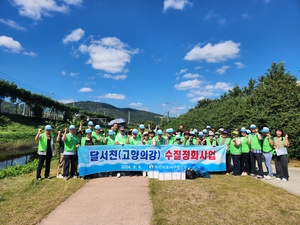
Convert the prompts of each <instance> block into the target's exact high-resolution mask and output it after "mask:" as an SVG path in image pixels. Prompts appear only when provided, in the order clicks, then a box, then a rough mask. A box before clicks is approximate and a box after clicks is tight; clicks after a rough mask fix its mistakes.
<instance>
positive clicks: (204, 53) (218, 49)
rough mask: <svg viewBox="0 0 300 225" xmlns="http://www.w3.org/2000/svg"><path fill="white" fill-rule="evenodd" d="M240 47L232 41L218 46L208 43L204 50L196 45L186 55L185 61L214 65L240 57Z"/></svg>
mask: <svg viewBox="0 0 300 225" xmlns="http://www.w3.org/2000/svg"><path fill="white" fill-rule="evenodd" d="M240 45H241V44H240V43H235V42H233V41H231V40H229V41H225V42H220V43H218V44H216V45H212V44H211V43H208V44H206V45H205V46H203V47H202V48H201V47H200V46H199V45H196V46H195V47H194V48H193V49H192V50H191V51H189V52H188V53H187V54H186V55H185V57H184V59H185V60H194V61H201V60H205V61H206V62H212V63H216V62H223V61H227V60H228V59H233V58H236V57H238V56H239V55H238V54H239V52H240V48H239V46H240Z"/></svg>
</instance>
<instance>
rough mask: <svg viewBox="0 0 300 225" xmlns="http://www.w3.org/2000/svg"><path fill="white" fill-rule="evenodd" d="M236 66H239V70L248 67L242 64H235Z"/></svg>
mask: <svg viewBox="0 0 300 225" xmlns="http://www.w3.org/2000/svg"><path fill="white" fill-rule="evenodd" d="M234 64H235V65H237V68H238V69H242V68H245V67H246V65H244V64H243V63H241V62H235V63H234Z"/></svg>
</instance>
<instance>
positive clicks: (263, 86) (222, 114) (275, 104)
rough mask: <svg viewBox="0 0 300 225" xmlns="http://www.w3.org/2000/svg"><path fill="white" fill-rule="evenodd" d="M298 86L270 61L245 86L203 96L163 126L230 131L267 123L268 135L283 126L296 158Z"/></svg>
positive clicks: (299, 122) (299, 119) (299, 114)
mask: <svg viewBox="0 0 300 225" xmlns="http://www.w3.org/2000/svg"><path fill="white" fill-rule="evenodd" d="M299 109H300V86H299V84H298V82H297V78H296V77H295V76H293V75H291V74H290V72H289V71H288V72H286V70H285V65H284V63H283V62H280V63H276V62H274V63H272V65H271V68H269V69H267V72H266V73H265V75H263V76H260V77H259V78H258V80H257V81H256V80H254V79H252V78H251V79H250V80H249V82H248V86H247V87H243V88H240V87H239V86H238V85H236V86H235V87H234V88H233V89H232V90H230V91H229V93H227V94H226V93H225V94H224V95H222V96H221V97H220V98H218V99H214V100H212V99H203V100H200V101H198V104H197V106H196V107H195V108H193V109H190V110H189V111H188V112H187V113H186V114H183V115H181V116H180V117H179V118H176V119H173V120H171V121H170V123H169V124H167V125H165V126H164V128H166V127H173V128H177V127H178V126H179V125H184V127H185V128H187V129H189V128H196V129H203V128H205V127H206V126H207V125H210V126H212V127H213V128H217V129H218V128H220V127H223V128H226V129H228V130H229V131H233V130H234V129H236V128H240V127H249V126H250V124H256V126H258V127H259V128H260V129H262V128H263V127H264V126H267V127H269V128H270V130H271V135H273V136H274V135H275V129H276V128H278V127H281V128H283V130H284V132H285V133H286V134H288V135H289V139H290V148H289V155H290V157H292V158H298V159H300V146H299V143H300V135H299V128H300V112H299Z"/></svg>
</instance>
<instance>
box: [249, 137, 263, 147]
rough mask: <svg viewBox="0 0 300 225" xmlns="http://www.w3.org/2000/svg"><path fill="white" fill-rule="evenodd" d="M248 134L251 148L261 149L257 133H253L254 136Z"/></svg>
mask: <svg viewBox="0 0 300 225" xmlns="http://www.w3.org/2000/svg"><path fill="white" fill-rule="evenodd" d="M248 136H249V138H250V147H251V149H254V150H261V141H260V140H258V137H257V134H254V136H253V134H249V135H248Z"/></svg>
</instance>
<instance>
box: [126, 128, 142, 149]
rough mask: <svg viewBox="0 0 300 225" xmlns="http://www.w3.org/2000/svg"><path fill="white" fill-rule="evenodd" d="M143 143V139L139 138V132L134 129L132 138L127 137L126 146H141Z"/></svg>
mask: <svg viewBox="0 0 300 225" xmlns="http://www.w3.org/2000/svg"><path fill="white" fill-rule="evenodd" d="M140 142H141V139H140V138H139V137H138V130H137V129H133V130H132V136H129V135H128V137H127V140H126V144H129V145H139V144H140Z"/></svg>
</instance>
